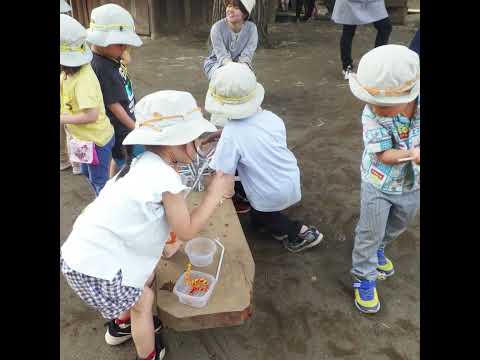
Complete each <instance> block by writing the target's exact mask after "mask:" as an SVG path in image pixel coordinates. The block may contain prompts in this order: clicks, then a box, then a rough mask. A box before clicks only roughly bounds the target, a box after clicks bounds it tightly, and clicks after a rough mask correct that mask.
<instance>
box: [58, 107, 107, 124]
mask: <svg viewBox="0 0 480 360" xmlns="http://www.w3.org/2000/svg"><path fill="white" fill-rule="evenodd" d="M97 119H98V108H91V109H85V110H83V111H82V112H80V113H79V114H75V115H70V114H62V115H60V124H62V125H64V124H88V123H93V122H95V121H97Z"/></svg>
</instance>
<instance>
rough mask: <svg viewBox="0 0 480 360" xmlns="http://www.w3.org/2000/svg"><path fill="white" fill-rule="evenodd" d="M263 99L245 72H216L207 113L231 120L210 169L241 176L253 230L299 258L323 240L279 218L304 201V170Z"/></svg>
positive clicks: (238, 68) (233, 66) (228, 68)
mask: <svg viewBox="0 0 480 360" xmlns="http://www.w3.org/2000/svg"><path fill="white" fill-rule="evenodd" d="M264 94H265V91H264V89H263V86H262V85H261V84H259V83H257V79H256V78H255V74H254V73H253V72H252V71H251V70H250V69H249V68H248V67H247V66H245V65H242V64H237V63H233V62H232V63H229V64H227V65H225V66H223V67H222V68H220V69H218V70H217V72H216V74H215V76H214V77H213V79H212V81H211V82H210V87H209V89H208V92H207V96H206V100H205V109H206V110H207V111H208V112H210V113H212V114H220V115H222V116H226V117H228V118H229V119H230V120H229V121H227V123H226V125H225V127H224V128H223V130H222V134H221V136H220V140H219V142H218V145H217V149H216V151H215V154H214V157H213V159H212V162H211V165H210V166H211V167H212V168H213V169H216V170H221V171H223V172H224V173H226V174H231V175H234V174H235V172H236V171H237V170H238V175H239V177H240V181H241V183H242V185H243V187H244V189H245V193H246V195H247V198H248V200H249V201H250V205H251V207H252V210H251V211H250V215H251V222H252V225H254V226H255V227H257V228H266V229H267V230H269V231H270V232H271V233H272V235H273V236H274V237H275V238H276V239H277V240H281V241H283V244H284V246H285V248H286V249H287V250H289V251H291V252H300V251H302V250H305V249H308V248H310V247H313V246H315V245H317V244H319V243H320V242H321V240H322V238H323V235H322V234H321V233H320V232H319V231H318V230H317V229H316V228H315V227H313V226H306V225H304V224H302V223H301V222H299V221H293V220H291V219H289V218H288V217H287V216H285V215H284V214H282V213H281V211H282V210H285V209H287V208H288V207H290V206H292V205H293V204H295V203H297V202H299V201H300V199H301V189H300V170H299V168H298V165H297V160H296V159H295V156H294V155H293V153H292V152H291V151H290V150H289V149H288V147H287V142H286V130H285V125H284V123H283V121H282V119H280V118H279V117H278V116H277V115H275V114H274V113H272V112H270V111H267V110H262V109H261V108H260V105H261V104H262V101H263V97H264Z"/></svg>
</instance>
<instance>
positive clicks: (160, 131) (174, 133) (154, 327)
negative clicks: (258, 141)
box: [61, 90, 233, 360]
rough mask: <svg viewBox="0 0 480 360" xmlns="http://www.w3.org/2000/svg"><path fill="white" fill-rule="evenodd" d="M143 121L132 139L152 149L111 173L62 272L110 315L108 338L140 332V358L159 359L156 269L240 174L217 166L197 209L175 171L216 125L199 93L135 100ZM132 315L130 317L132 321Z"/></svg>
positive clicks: (72, 238) (68, 244)
mask: <svg viewBox="0 0 480 360" xmlns="http://www.w3.org/2000/svg"><path fill="white" fill-rule="evenodd" d="M135 112H136V115H137V124H136V128H135V129H134V130H133V131H132V132H131V133H129V134H128V136H127V137H126V138H125V144H129V145H135V144H141V145H144V146H145V147H146V151H145V152H144V153H143V154H141V155H139V156H138V157H137V158H136V159H134V160H133V163H132V165H131V168H130V169H129V171H127V170H126V169H124V170H123V171H121V172H120V173H119V174H118V175H116V176H115V177H114V178H112V179H110V180H109V181H108V183H107V185H106V186H105V188H104V190H103V191H102V193H101V195H100V196H99V197H98V198H97V199H95V200H94V201H93V202H92V203H91V204H90V205H89V206H88V207H87V208H86V209H85V210H84V212H83V213H82V214H81V215H80V216H79V217H78V218H77V220H76V221H75V224H74V225H73V230H72V232H71V233H70V235H69V237H68V239H67V240H66V241H65V243H64V244H63V246H62V248H61V263H62V265H61V267H62V273H63V274H64V276H65V277H66V279H67V281H68V283H69V285H70V286H71V287H72V289H73V290H74V291H75V292H76V293H77V294H78V295H79V296H80V297H81V298H82V300H84V301H85V302H86V303H87V304H89V305H90V306H92V307H94V308H96V309H97V310H98V311H100V312H101V314H102V315H103V316H104V317H105V318H107V319H109V320H110V321H109V323H108V329H107V332H106V334H105V340H106V342H107V343H108V344H110V345H118V344H120V343H123V342H125V341H126V340H128V339H130V338H131V337H133V341H134V343H135V347H136V351H137V355H138V359H145V360H154V359H155V360H158V359H162V358H163V357H164V356H165V348H164V347H163V345H162V344H161V341H160V338H159V337H156V336H155V334H154V332H155V331H159V330H160V328H161V324H160V322H159V320H158V319H157V318H154V320H153V321H152V318H153V315H152V306H153V302H154V292H153V290H152V289H151V287H150V286H151V284H152V282H153V276H152V274H153V273H154V270H155V268H156V265H157V263H158V261H159V259H160V257H161V256H162V252H163V249H164V247H165V244H166V241H167V239H168V237H169V233H170V232H171V231H173V232H175V233H176V234H177V236H178V237H179V238H181V239H183V240H189V239H192V238H193V237H194V236H196V234H197V233H198V232H199V231H200V230H201V229H202V228H203V227H204V226H205V225H206V223H207V221H208V219H209V217H210V216H211V215H212V214H213V212H214V211H215V209H216V208H217V206H218V205H219V204H220V203H221V202H222V199H223V197H224V194H225V193H226V192H227V191H228V189H230V188H231V186H232V183H233V178H232V177H231V176H226V175H224V174H222V173H221V172H217V173H216V174H215V175H214V177H213V179H212V181H211V183H210V185H209V186H208V189H207V192H206V195H205V197H204V199H203V201H202V203H201V204H200V206H198V207H196V208H195V209H194V210H193V211H192V212H190V211H189V210H188V208H187V204H186V201H185V198H184V194H183V193H182V192H183V190H185V189H186V187H185V186H184V185H183V184H182V181H181V178H180V175H179V174H178V173H177V172H176V171H175V169H176V167H177V166H178V164H180V163H182V164H185V163H190V162H192V160H193V159H194V157H195V154H196V152H195V151H196V150H195V145H194V141H195V140H196V139H197V138H198V137H199V136H200V135H201V134H203V133H205V132H212V131H215V130H216V128H215V126H213V125H212V124H211V123H210V122H209V121H207V120H205V119H204V118H203V116H202V113H201V110H200V108H198V106H197V103H196V101H195V99H194V98H193V96H192V95H191V94H190V93H188V92H182V91H170V90H166V91H158V92H155V93H153V94H150V95H147V96H145V97H144V98H143V99H141V100H140V101H139V103H138V104H137V105H136V107H135ZM130 319H131V322H130Z"/></svg>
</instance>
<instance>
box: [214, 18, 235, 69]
mask: <svg viewBox="0 0 480 360" xmlns="http://www.w3.org/2000/svg"><path fill="white" fill-rule="evenodd" d="M210 40H211V41H212V48H213V52H214V53H215V56H216V57H217V60H218V62H219V63H220V64H221V65H225V64H227V63H228V62H230V61H232V57H231V56H230V52H229V51H228V50H227V48H226V47H225V44H224V42H223V37H222V33H221V31H220V26H213V27H212V30H211V31H210Z"/></svg>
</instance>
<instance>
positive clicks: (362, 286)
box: [353, 279, 380, 314]
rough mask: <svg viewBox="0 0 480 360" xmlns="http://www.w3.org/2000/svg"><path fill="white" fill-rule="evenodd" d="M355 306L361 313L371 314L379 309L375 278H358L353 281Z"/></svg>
mask: <svg viewBox="0 0 480 360" xmlns="http://www.w3.org/2000/svg"><path fill="white" fill-rule="evenodd" d="M353 289H354V293H355V306H356V307H357V309H358V310H360V311H361V312H363V313H367V314H373V313H376V312H378V310H380V301H379V300H378V294H377V287H376V284H375V280H371V281H370V280H359V279H356V280H355V281H354V282H353Z"/></svg>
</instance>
